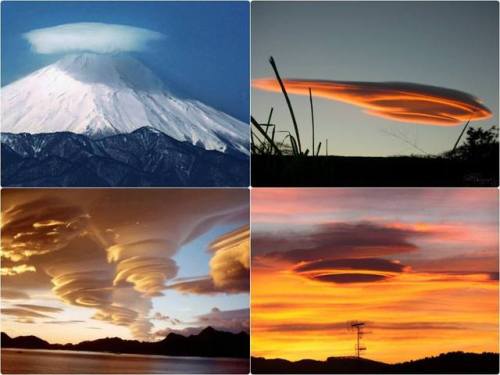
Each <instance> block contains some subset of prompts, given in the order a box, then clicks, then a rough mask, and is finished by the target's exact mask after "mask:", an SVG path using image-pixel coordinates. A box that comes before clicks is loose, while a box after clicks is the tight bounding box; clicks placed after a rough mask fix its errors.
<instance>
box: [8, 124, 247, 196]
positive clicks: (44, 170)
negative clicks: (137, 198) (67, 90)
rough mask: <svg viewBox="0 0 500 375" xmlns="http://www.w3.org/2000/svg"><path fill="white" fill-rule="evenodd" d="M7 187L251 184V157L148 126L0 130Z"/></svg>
mask: <svg viewBox="0 0 500 375" xmlns="http://www.w3.org/2000/svg"><path fill="white" fill-rule="evenodd" d="M1 138H2V139H1V156H2V186H33V187H54V186H73V187H75V186H76V187H78V186H122V187H128V186H132V187H133V186H203V187H206V186H248V182H249V176H248V165H249V158H248V156H246V155H245V154H243V153H241V152H238V151H235V150H232V149H228V150H227V152H219V151H214V150H206V149H204V148H203V147H199V146H196V145H192V144H191V143H189V142H181V141H178V140H176V139H174V138H172V137H169V136H168V135H166V134H164V133H162V132H160V131H158V130H156V129H153V128H149V127H142V128H140V129H137V130H135V131H133V132H132V133H129V134H117V135H111V136H107V137H103V138H98V139H94V138H91V137H89V136H86V135H83V134H75V133H70V132H60V133H42V134H28V133H20V134H12V133H1Z"/></svg>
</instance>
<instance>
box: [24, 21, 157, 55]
mask: <svg viewBox="0 0 500 375" xmlns="http://www.w3.org/2000/svg"><path fill="white" fill-rule="evenodd" d="M23 37H24V38H25V39H27V40H28V41H29V42H30V44H31V46H32V47H33V49H34V51H35V52H37V53H41V54H51V53H68V52H76V51H90V52H97V53H114V52H130V51H141V50H144V49H145V48H146V46H147V44H148V43H149V42H151V41H155V40H160V39H163V38H164V37H165V36H164V35H163V34H161V33H159V32H156V31H151V30H147V29H142V28H139V27H132V26H125V25H114V24H106V23H93V22H81V23H67V24H64V25H59V26H54V27H47V28H43V29H36V30H31V31H29V32H27V33H25V34H23Z"/></svg>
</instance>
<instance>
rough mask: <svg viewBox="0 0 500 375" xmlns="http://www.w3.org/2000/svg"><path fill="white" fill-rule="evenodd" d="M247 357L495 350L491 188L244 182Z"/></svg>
mask: <svg viewBox="0 0 500 375" xmlns="http://www.w3.org/2000/svg"><path fill="white" fill-rule="evenodd" d="M251 199H252V219H251V220H252V355H253V356H257V357H266V358H285V359H289V360H299V359H304V358H312V359H319V360H324V359H326V358H327V357H329V356H351V355H353V354H354V345H355V333H354V332H353V331H352V330H349V329H348V322H350V321H353V320H358V321H364V322H366V326H367V328H366V332H367V333H366V335H365V337H364V338H363V344H364V345H365V346H366V347H367V348H368V349H367V351H366V353H364V356H365V357H366V358H370V359H374V360H380V361H386V362H398V361H402V360H410V359H417V358H421V357H425V356H429V355H436V354H439V353H443V352H448V351H456V350H463V351H471V352H482V351H494V352H498V339H499V337H498V229H497V228H498V191H497V190H496V189H432V188H429V189H330V190H329V189H254V190H252V198H251Z"/></svg>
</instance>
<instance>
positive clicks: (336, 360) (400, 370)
mask: <svg viewBox="0 0 500 375" xmlns="http://www.w3.org/2000/svg"><path fill="white" fill-rule="evenodd" d="M498 364H499V356H498V353H481V354H478V353H464V352H450V353H444V354H440V355H439V356H436V357H426V358H423V359H419V360H414V361H408V362H401V363H396V364H388V363H383V362H377V361H372V360H369V359H364V358H360V359H358V358H356V357H330V358H328V359H327V360H326V361H315V360H310V359H303V360H300V361H297V362H290V361H287V360H284V359H265V358H255V357H252V362H251V367H252V373H253V374H304V373H308V374H335V373H341V374H355V373H358V374H360V373H361V374H369V373H372V374H377V373H383V374H422V373H425V374H498V371H499V365H498Z"/></svg>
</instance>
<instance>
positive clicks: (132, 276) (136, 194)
mask: <svg viewBox="0 0 500 375" xmlns="http://www.w3.org/2000/svg"><path fill="white" fill-rule="evenodd" d="M248 223H249V211H248V190H246V189H241V190H240V189H231V190H211V189H203V190H196V189H186V190H176V189H165V190H162V189H146V190H133V189H125V190H113V189H104V190H103V189H89V190H79V189H67V190H50V189H47V190H45V189H44V190H36V189H34V190H33V189H22V190H6V189H4V190H2V289H1V292H2V331H4V332H6V333H7V334H9V335H11V336H18V335H36V336H39V337H41V338H43V339H45V340H47V341H49V342H51V343H66V342H73V343H75V342H79V341H82V340H88V339H96V338H102V337H109V336H118V337H122V338H136V339H140V340H159V339H162V338H164V337H165V336H166V335H167V334H168V333H169V332H171V331H175V332H179V333H181V334H192V333H198V332H199V331H200V330H201V329H203V328H205V327H207V326H209V325H210V326H212V327H214V328H217V329H222V330H226V331H232V332H240V331H242V330H243V331H248V328H249V327H248V326H249V310H248V307H249V306H248V304H249V301H248V288H249V246H248V245H249V243H248V238H249V230H248Z"/></svg>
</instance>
